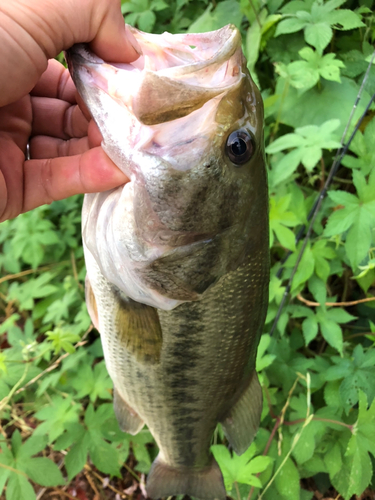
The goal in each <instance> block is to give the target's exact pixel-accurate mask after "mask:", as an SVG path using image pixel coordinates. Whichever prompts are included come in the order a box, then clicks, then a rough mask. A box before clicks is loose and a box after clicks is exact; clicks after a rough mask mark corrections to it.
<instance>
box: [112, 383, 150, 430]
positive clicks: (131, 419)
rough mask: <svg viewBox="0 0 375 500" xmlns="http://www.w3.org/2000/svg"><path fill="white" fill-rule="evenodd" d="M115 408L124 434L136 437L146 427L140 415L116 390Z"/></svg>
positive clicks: (114, 392)
mask: <svg viewBox="0 0 375 500" xmlns="http://www.w3.org/2000/svg"><path fill="white" fill-rule="evenodd" d="M113 408H114V410H115V415H116V418H117V421H118V424H119V426H120V429H121V430H122V431H123V432H128V433H129V434H132V435H133V436H134V435H135V434H137V433H138V432H139V431H140V430H141V429H142V427H143V426H144V422H143V420H142V419H141V418H140V416H139V415H138V413H137V412H135V411H134V410H133V409H132V408H130V406H129V405H128V404H127V403H125V401H124V400H123V399H122V397H121V396H120V394H119V393H118V391H117V390H116V389H114V391H113Z"/></svg>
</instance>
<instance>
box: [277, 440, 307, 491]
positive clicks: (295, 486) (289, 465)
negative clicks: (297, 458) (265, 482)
mask: <svg viewBox="0 0 375 500" xmlns="http://www.w3.org/2000/svg"><path fill="white" fill-rule="evenodd" d="M302 439H303V438H302ZM280 464H281V459H280V460H278V461H277V462H276V465H275V470H277V469H278V466H279V465H280ZM275 485H276V488H277V490H278V492H279V493H280V495H282V497H283V498H287V499H288V500H300V477H299V473H298V469H297V467H296V466H295V464H294V462H293V460H292V459H291V458H288V459H287V461H286V462H285V464H284V465H283V467H282V469H281V471H280V472H279V473H278V475H277V476H276V478H275Z"/></svg>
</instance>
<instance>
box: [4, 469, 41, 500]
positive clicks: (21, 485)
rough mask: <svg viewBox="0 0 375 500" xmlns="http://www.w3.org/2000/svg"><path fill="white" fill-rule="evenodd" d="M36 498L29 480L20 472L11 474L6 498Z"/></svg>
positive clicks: (25, 499) (34, 499)
mask: <svg viewBox="0 0 375 500" xmlns="http://www.w3.org/2000/svg"><path fill="white" fill-rule="evenodd" d="M20 499H22V500H36V495H35V492H34V489H33V487H32V486H31V484H30V483H29V481H28V480H27V479H26V478H25V477H24V476H23V475H21V474H15V473H13V474H11V476H10V478H9V481H8V486H7V490H6V500H20Z"/></svg>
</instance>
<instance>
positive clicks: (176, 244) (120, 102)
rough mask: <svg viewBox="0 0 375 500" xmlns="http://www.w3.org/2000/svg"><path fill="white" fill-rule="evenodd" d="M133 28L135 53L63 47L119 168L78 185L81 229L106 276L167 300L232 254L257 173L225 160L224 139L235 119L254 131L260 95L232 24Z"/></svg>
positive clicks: (236, 260) (238, 247)
mask: <svg viewBox="0 0 375 500" xmlns="http://www.w3.org/2000/svg"><path fill="white" fill-rule="evenodd" d="M132 31H133V33H134V36H135V37H136V39H137V41H138V42H139V45H140V47H141V49H142V55H141V56H140V57H139V58H138V59H137V60H136V61H134V62H132V63H129V64H117V63H112V62H111V61H109V62H106V61H103V60H102V59H100V58H99V57H97V56H96V55H95V54H93V53H92V52H91V50H90V48H89V46H88V45H85V44H79V45H75V46H73V47H72V48H71V49H69V51H68V52H67V61H68V65H69V70H70V72H71V74H72V77H73V80H74V83H75V85H76V87H77V90H78V92H79V93H80V95H81V97H82V98H83V100H84V102H85V104H86V106H87V108H88V109H89V110H90V112H91V114H92V116H93V118H94V120H95V122H96V123H97V125H98V127H99V130H100V132H101V133H102V136H103V143H102V147H103V149H104V151H105V152H106V153H107V155H108V156H109V157H110V158H111V160H112V161H113V162H114V163H115V164H116V165H117V166H118V167H119V168H120V169H121V170H122V171H123V172H124V174H126V175H127V177H128V178H129V179H130V181H129V182H128V183H127V184H125V185H124V186H120V187H119V188H116V189H115V190H113V191H111V192H107V193H98V194H93V195H88V196H86V198H85V203H84V208H83V217H82V220H83V233H82V234H83V241H84V245H85V249H86V253H87V254H88V252H90V253H91V255H92V257H93V258H94V260H95V261H96V263H97V264H98V265H99V267H100V270H101V272H102V274H103V276H104V277H105V278H106V279H108V281H109V282H111V283H113V284H114V285H115V286H116V287H117V288H119V289H120V290H121V291H122V292H123V293H124V294H125V295H127V296H129V297H130V298H132V299H133V300H135V301H139V302H143V303H144V304H148V305H151V306H153V307H157V308H160V309H165V310H167V309H172V308H174V307H176V306H177V305H179V304H181V303H182V302H186V301H190V300H198V299H199V297H200V296H201V294H202V293H204V291H205V290H206V288H207V287H208V286H211V284H212V283H214V282H216V281H217V280H218V279H220V277H221V276H223V275H224V274H225V273H226V272H228V270H230V269H232V268H235V267H236V266H237V265H240V263H241V259H242V258H243V250H242V247H243V245H244V244H245V245H246V244H247V243H246V241H247V240H248V239H249V238H250V233H249V231H248V228H247V226H248V220H249V218H248V214H249V213H250V208H249V203H250V202H251V201H250V199H251V197H254V196H255V195H254V193H255V191H256V189H255V187H254V186H255V184H257V183H258V182H259V180H258V179H255V182H254V183H251V182H249V176H250V175H252V174H251V173H250V171H251V164H249V165H248V166H243V167H241V168H238V167H237V166H236V165H234V164H233V163H231V162H230V160H229V159H228V156H227V155H226V142H227V138H228V137H229V135H230V133H231V132H233V131H234V130H238V129H241V130H242V128H243V127H247V129H248V130H249V133H248V134H249V137H250V134H252V135H253V136H254V137H256V140H257V141H258V142H259V139H260V137H259V136H260V135H261V132H259V130H260V129H259V120H258V115H257V113H256V112H255V111H254V110H255V109H256V106H257V105H258V101H259V99H258V97H257V92H256V91H255V87H253V86H252V85H251V84H250V79H249V76H248V73H247V70H246V61H245V59H244V57H243V54H242V50H241V35H240V33H239V31H238V30H237V28H236V27H235V26H232V25H228V26H226V27H224V28H222V29H220V30H217V31H214V32H210V33H199V34H183V35H170V34H169V33H164V34H162V35H152V34H147V33H143V32H140V31H138V30H135V29H132ZM260 106H261V104H260ZM255 150H256V151H260V149H258V150H257V149H255ZM254 161H256V159H255V160H254ZM249 169H250V170H249ZM181 290H182V291H183V293H182V292H181Z"/></svg>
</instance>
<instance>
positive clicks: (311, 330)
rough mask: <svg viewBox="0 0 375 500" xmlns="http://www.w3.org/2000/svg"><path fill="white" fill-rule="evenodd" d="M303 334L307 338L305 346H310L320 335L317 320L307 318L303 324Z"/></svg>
mask: <svg viewBox="0 0 375 500" xmlns="http://www.w3.org/2000/svg"><path fill="white" fill-rule="evenodd" d="M302 332H303V336H304V337H305V344H306V345H308V344H309V343H310V342H311V341H312V340H314V339H315V337H316V336H317V335H318V322H317V320H316V318H315V317H314V316H313V317H310V318H306V319H305V320H304V321H303V323H302Z"/></svg>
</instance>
